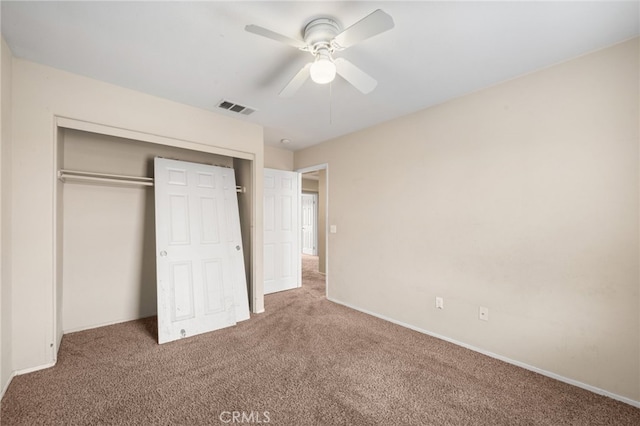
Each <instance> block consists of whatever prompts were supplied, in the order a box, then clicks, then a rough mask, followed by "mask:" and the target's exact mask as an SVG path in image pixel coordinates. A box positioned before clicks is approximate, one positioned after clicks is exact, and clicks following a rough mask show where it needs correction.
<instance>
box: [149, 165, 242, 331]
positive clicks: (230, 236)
mask: <svg viewBox="0 0 640 426" xmlns="http://www.w3.org/2000/svg"><path fill="white" fill-rule="evenodd" d="M230 179H232V180H233V182H232V188H233V190H232V191H231V190H228V188H229V186H230V185H229V184H226V185H224V184H223V183H222V182H223V181H224V180H226V181H230ZM225 188H226V189H225ZM155 195H156V250H157V253H156V263H157V275H158V342H159V343H165V342H169V341H172V340H176V339H179V338H182V337H187V336H192V335H196V334H200V333H205V332H207V331H212V330H216V329H219V328H223V327H227V326H230V325H234V324H235V323H236V321H240V320H243V319H247V318H248V317H249V314H248V312H249V301H248V297H247V288H246V279H245V274H244V262H243V261H241V262H237V258H240V259H241V260H242V258H243V256H242V247H241V240H240V238H239V237H240V232H239V229H240V221H239V212H238V208H237V198H236V197H237V195H236V192H235V178H234V174H233V170H232V169H228V168H223V167H214V166H208V165H203V164H195V163H187V162H181V161H175V160H167V159H162V158H156V161H155ZM234 201H235V203H234ZM234 207H235V209H234ZM236 226H237V229H235V227H236Z"/></svg>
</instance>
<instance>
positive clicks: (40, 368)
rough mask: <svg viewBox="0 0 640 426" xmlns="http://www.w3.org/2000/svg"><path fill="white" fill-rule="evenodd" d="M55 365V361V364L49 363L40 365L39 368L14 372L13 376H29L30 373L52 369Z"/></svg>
mask: <svg viewBox="0 0 640 426" xmlns="http://www.w3.org/2000/svg"><path fill="white" fill-rule="evenodd" d="M54 365H56V363H55V361H54V362H49V363H47V364H43V365H38V366H35V367H29V368H23V369H22V370H17V371H14V372H13V373H14V374H13V375H14V376H21V375H23V374H29V373H33V372H35V371H40V370H44V369H45V368H51V367H53V366H54Z"/></svg>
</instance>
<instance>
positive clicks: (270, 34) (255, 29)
mask: <svg viewBox="0 0 640 426" xmlns="http://www.w3.org/2000/svg"><path fill="white" fill-rule="evenodd" d="M244 29H245V31H247V32H250V33H253V34H257V35H259V36H262V37H266V38H270V39H271V40H275V41H279V42H280V43H284V44H288V45H289V46H293V47H296V48H298V49H306V48H307V45H306V43H305V42H304V41H302V40H296V39H295V38H291V37H287V36H284V35H282V34H278V33H276V32H274V31H271V30H268V29H266V28H262V27H259V26H258V25H247V26H245V27H244Z"/></svg>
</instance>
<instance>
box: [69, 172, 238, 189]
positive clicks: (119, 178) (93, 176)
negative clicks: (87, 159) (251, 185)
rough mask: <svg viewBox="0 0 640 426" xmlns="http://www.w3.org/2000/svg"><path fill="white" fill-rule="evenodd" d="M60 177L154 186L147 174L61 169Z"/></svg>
mask: <svg viewBox="0 0 640 426" xmlns="http://www.w3.org/2000/svg"><path fill="white" fill-rule="evenodd" d="M58 179H60V180H61V181H62V182H65V181H66V180H67V179H69V180H81V181H88V182H110V183H120V184H125V185H143V186H153V178H150V177H146V176H129V175H114V174H107V173H95V172H83V171H79V170H59V171H58ZM236 192H238V193H245V192H247V190H246V188H245V187H244V186H236Z"/></svg>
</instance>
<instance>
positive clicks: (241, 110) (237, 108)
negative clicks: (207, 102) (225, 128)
mask: <svg viewBox="0 0 640 426" xmlns="http://www.w3.org/2000/svg"><path fill="white" fill-rule="evenodd" d="M218 108H222V109H226V110H227V111H232V112H237V113H238V114H242V115H249V114H253V113H254V112H256V110H255V109H254V108H249V107H247V106H244V105H240V104H235V103H233V102H229V101H225V100H222V101H220V103H219V104H218Z"/></svg>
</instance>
